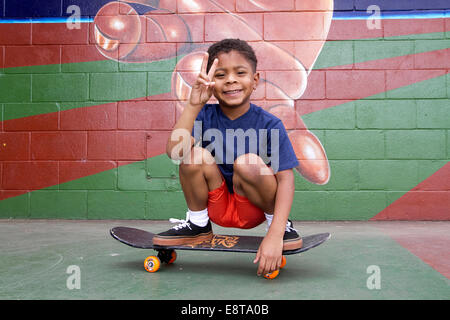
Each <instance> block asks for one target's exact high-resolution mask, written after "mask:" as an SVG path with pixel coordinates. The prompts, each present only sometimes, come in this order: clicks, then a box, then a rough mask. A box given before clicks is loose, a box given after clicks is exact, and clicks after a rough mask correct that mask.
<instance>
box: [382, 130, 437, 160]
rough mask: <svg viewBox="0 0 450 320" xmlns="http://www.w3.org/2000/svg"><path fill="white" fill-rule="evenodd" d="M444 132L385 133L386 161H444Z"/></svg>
mask: <svg viewBox="0 0 450 320" xmlns="http://www.w3.org/2000/svg"><path fill="white" fill-rule="evenodd" d="M445 134H446V132H445V130H392V131H386V158H387V159H445V157H446V155H445V140H446V137H445Z"/></svg>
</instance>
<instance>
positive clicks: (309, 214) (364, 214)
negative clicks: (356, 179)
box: [292, 191, 386, 220]
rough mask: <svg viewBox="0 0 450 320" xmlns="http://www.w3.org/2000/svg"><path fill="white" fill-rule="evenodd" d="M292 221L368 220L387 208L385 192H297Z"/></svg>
mask: <svg viewBox="0 0 450 320" xmlns="http://www.w3.org/2000/svg"><path fill="white" fill-rule="evenodd" d="M293 207H294V208H302V210H301V213H298V215H296V214H295V212H293V213H294V215H293V216H292V219H305V220H367V219H369V218H370V217H372V216H373V215H374V213H376V212H379V211H380V210H382V209H383V208H384V207H386V194H385V192H383V191H334V192H333V191H300V192H299V191H296V192H295V195H294V202H293ZM350 208H352V209H351V210H350Z"/></svg>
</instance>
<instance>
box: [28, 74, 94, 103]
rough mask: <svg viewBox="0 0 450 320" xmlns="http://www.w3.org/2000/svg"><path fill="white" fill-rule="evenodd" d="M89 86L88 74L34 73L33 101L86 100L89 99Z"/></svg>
mask: <svg viewBox="0 0 450 320" xmlns="http://www.w3.org/2000/svg"><path fill="white" fill-rule="evenodd" d="M88 86H89V75H88V74H75V73H65V74H46V75H43V74H42V75H41V74H34V75H33V86H32V90H33V101H37V102H45V101H50V102H53V101H85V100H88ZM67 88H70V90H68V89H67Z"/></svg>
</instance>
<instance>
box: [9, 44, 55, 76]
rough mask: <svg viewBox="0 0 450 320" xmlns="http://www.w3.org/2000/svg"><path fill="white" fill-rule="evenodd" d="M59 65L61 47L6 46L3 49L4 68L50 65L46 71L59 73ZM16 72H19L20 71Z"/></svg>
mask: <svg viewBox="0 0 450 320" xmlns="http://www.w3.org/2000/svg"><path fill="white" fill-rule="evenodd" d="M60 64H61V47H60V46H59V45H35V46H7V47H6V48H5V68H15V67H24V66H31V65H52V66H51V68H47V69H46V70H47V71H48V72H59V71H60V70H61V66H60ZM16 72H20V69H19V70H17V71H16ZM22 72H23V71H22Z"/></svg>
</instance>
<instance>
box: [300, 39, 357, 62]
mask: <svg viewBox="0 0 450 320" xmlns="http://www.w3.org/2000/svg"><path fill="white" fill-rule="evenodd" d="M353 42H354V41H346V40H342V41H327V42H325V43H324V44H323V43H322V42H321V41H297V42H295V56H296V57H299V59H300V60H301V61H302V63H303V64H305V65H309V66H312V65H313V63H314V69H325V68H331V67H333V69H352V68H353V62H354V53H353ZM322 45H323V48H322ZM312 46H314V47H316V49H315V50H316V51H317V52H320V54H319V56H318V57H316V56H314V55H306V54H305V56H306V58H305V59H304V58H302V53H303V52H309V50H311V47H312ZM321 48H322V50H320V49H321ZM316 58H317V61H315V59H316Z"/></svg>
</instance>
